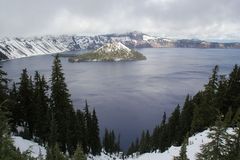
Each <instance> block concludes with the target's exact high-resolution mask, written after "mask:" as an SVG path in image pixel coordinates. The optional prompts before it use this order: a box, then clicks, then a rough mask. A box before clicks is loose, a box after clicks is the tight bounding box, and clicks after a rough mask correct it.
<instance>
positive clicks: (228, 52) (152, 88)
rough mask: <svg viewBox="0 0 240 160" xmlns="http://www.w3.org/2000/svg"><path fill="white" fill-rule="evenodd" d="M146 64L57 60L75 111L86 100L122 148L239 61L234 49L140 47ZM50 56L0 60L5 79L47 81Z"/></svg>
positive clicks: (143, 62)
mask: <svg viewBox="0 0 240 160" xmlns="http://www.w3.org/2000/svg"><path fill="white" fill-rule="evenodd" d="M140 52H142V53H143V54H144V55H145V56H146V57H147V60H146V61H138V62H89V63H88V62H84V63H69V62H68V61H67V59H66V58H61V60H62V65H63V69H64V72H65V75H66V81H67V84H68V88H69V89H70V92H71V95H72V100H73V102H74V105H75V108H83V107H84V105H83V101H84V100H85V99H87V100H88V102H89V104H90V106H91V108H95V109H96V111H97V114H98V117H99V122H100V128H101V131H104V129H105V128H111V129H114V130H115V131H117V132H118V133H120V134H121V140H122V147H123V148H126V146H127V145H128V144H129V142H130V141H131V140H133V139H135V138H136V137H137V136H139V134H140V132H141V131H142V130H143V129H150V130H151V129H152V128H153V127H154V126H155V125H156V124H158V123H159V122H160V120H161V118H162V114H163V112H164V111H165V112H167V114H168V115H169V114H170V113H171V112H172V110H173V109H174V107H175V106H176V105H177V104H182V103H183V101H184V98H185V96H186V95H187V94H188V93H189V94H191V95H193V94H195V93H196V92H197V91H198V90H200V89H202V87H203V85H204V84H205V83H206V82H207V80H208V77H209V76H210V73H211V70H212V68H213V67H214V66H215V65H217V64H218V65H219V66H220V69H221V73H223V74H226V73H228V72H229V71H230V70H231V69H232V67H233V65H234V64H239V62H240V50H234V49H141V50H140ZM52 60H53V57H52V56H51V55H45V56H36V57H29V58H22V59H16V60H10V61H6V62H1V65H3V69H4V70H5V71H7V72H8V77H9V78H10V79H13V80H15V81H18V78H19V76H20V72H21V70H22V69H23V68H27V69H28V71H29V73H30V74H33V73H34V71H35V70H38V71H40V72H41V73H42V74H44V75H46V77H48V78H49V76H50V74H51V65H52Z"/></svg>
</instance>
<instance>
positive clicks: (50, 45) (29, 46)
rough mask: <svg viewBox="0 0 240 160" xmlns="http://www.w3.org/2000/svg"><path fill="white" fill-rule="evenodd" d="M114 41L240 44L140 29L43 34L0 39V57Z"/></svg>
mask: <svg viewBox="0 0 240 160" xmlns="http://www.w3.org/2000/svg"><path fill="white" fill-rule="evenodd" d="M113 41H117V42H121V43H122V44H124V45H125V46H127V47H129V48H174V47H176V48H240V43H214V42H206V41H201V40H192V39H183V40H174V39H168V38H160V37H157V36H150V35H147V34H144V33H141V32H129V33H124V34H105V35H97V36H78V35H61V36H42V37H35V38H2V39H0V60H1V59H14V58H21V57H27V56H34V55H42V54H51V53H59V52H64V51H72V50H92V49H97V48H99V47H101V46H103V45H104V44H107V43H111V42H113Z"/></svg>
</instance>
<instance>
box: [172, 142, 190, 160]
mask: <svg viewBox="0 0 240 160" xmlns="http://www.w3.org/2000/svg"><path fill="white" fill-rule="evenodd" d="M187 141H188V139H187V138H185V140H184V141H183V144H182V146H181V150H180V155H179V156H178V157H176V158H175V159H174V160H189V159H188V158H187Z"/></svg>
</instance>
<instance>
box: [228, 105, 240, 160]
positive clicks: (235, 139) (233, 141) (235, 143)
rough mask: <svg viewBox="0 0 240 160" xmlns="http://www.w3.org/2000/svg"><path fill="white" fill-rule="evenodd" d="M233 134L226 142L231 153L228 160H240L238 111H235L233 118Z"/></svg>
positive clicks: (239, 118) (239, 121)
mask: <svg viewBox="0 0 240 160" xmlns="http://www.w3.org/2000/svg"><path fill="white" fill-rule="evenodd" d="M233 124H234V125H235V127H234V132H233V133H234V134H231V135H230V136H229V138H228V139H227V140H226V141H227V144H226V145H228V146H230V147H231V152H230V154H229V156H228V159H231V160H239V159H240V109H238V110H237V112H236V114H235V116H234V118H233Z"/></svg>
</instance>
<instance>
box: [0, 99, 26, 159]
mask: <svg viewBox="0 0 240 160" xmlns="http://www.w3.org/2000/svg"><path fill="white" fill-rule="evenodd" d="M2 105H3V102H2V103H0V159H1V160H12V159H16V160H28V159H29V160H30V157H28V156H23V155H22V154H21V153H20V152H18V151H17V150H16V148H15V147H14V146H13V143H12V141H11V138H10V130H9V126H8V119H7V117H8V116H9V115H8V114H9V113H6V112H5V111H4V110H5V109H4V107H3V106H2Z"/></svg>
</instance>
